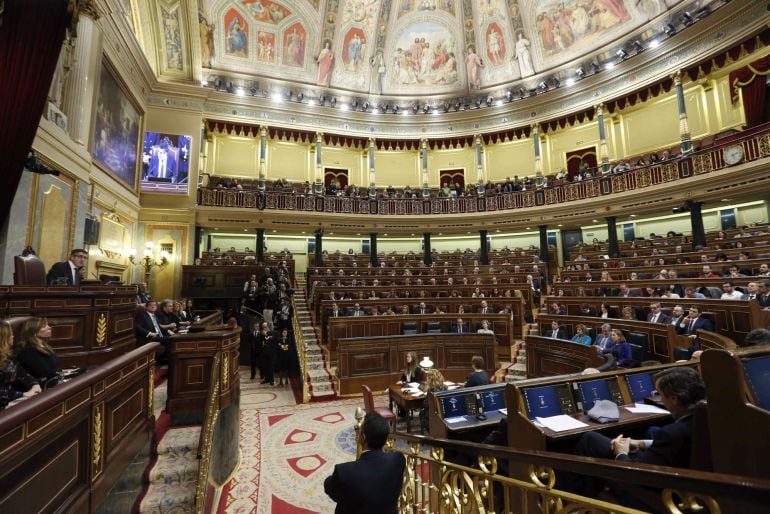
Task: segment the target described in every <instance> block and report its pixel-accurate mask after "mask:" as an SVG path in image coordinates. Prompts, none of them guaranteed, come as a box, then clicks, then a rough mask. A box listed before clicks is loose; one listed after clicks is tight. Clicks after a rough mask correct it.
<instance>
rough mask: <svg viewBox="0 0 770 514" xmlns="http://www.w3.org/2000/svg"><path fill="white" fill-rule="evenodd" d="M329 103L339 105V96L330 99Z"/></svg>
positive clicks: (333, 105) (334, 105)
mask: <svg viewBox="0 0 770 514" xmlns="http://www.w3.org/2000/svg"><path fill="white" fill-rule="evenodd" d="M329 105H331V106H332V107H336V106H337V97H336V96H334V97H332V99H331V100H330V101H329Z"/></svg>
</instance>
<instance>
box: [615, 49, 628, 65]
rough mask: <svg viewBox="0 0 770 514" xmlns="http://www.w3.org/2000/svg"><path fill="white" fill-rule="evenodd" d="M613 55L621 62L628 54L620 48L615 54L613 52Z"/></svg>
mask: <svg viewBox="0 0 770 514" xmlns="http://www.w3.org/2000/svg"><path fill="white" fill-rule="evenodd" d="M615 55H617V56H618V59H619V60H620V62H623V61H625V60H626V57H628V52H626V51H625V49H623V48H621V49H620V50H618V51H617V52H615Z"/></svg>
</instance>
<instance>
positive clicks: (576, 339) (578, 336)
mask: <svg viewBox="0 0 770 514" xmlns="http://www.w3.org/2000/svg"><path fill="white" fill-rule="evenodd" d="M572 342H573V343H578V344H582V345H585V346H591V336H589V335H588V334H586V326H585V325H583V324H582V323H581V324H579V325H577V326H576V327H575V335H574V336H572Z"/></svg>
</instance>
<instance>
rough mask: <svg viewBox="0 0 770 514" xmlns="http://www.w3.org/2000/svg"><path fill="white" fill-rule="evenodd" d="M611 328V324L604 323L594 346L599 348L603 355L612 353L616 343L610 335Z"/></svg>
mask: <svg viewBox="0 0 770 514" xmlns="http://www.w3.org/2000/svg"><path fill="white" fill-rule="evenodd" d="M611 328H612V327H611V326H610V324H609V323H604V324H603V325H602V331H601V332H600V333H599V334H597V336H596V341H594V346H596V347H597V348H596V350H597V351H598V352H599V353H600V354H602V355H607V354H608V353H612V347H613V346H614V344H615V343H614V342H613V340H612V334H611V333H610V329H611Z"/></svg>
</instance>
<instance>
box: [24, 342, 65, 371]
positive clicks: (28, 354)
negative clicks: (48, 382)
mask: <svg viewBox="0 0 770 514" xmlns="http://www.w3.org/2000/svg"><path fill="white" fill-rule="evenodd" d="M16 360H17V361H18V363H19V364H21V365H22V366H24V370H25V371H27V373H29V374H30V375H32V376H33V377H35V378H37V379H48V378H51V377H54V376H56V374H57V373H58V372H59V358H58V357H57V356H56V354H55V353H51V354H48V353H44V352H41V351H40V350H38V349H37V348H34V347H32V346H30V345H29V344H27V345H25V346H24V348H23V349H22V350H21V351H20V352H19V353H18V355H16Z"/></svg>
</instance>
